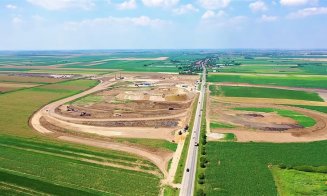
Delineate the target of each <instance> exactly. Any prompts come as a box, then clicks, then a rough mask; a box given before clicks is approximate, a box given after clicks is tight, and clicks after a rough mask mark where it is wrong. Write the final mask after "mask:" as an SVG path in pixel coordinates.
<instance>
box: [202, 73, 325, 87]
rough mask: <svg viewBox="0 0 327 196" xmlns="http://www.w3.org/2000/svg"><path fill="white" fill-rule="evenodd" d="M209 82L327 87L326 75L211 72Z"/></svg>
mask: <svg viewBox="0 0 327 196" xmlns="http://www.w3.org/2000/svg"><path fill="white" fill-rule="evenodd" d="M208 82H234V83H248V84H262V85H277V86H294V87H305V88H322V89H327V77H326V76H310V77H308V76H298V75H288V76H285V75H275V76H272V75H269V76H267V75H260V74H256V75H240V74H239V75H237V74H235V75H227V74H209V76H208Z"/></svg>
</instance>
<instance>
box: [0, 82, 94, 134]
mask: <svg viewBox="0 0 327 196" xmlns="http://www.w3.org/2000/svg"><path fill="white" fill-rule="evenodd" d="M96 83H97V82H96V81H94V80H73V81H67V82H61V83H57V84H49V85H43V86H42V87H33V88H29V89H25V90H20V91H15V92H12V93H6V94H2V95H0V103H1V111H2V112H1V114H0V124H1V126H0V133H1V134H4V133H6V134H10V135H19V136H31V135H35V134H36V133H35V132H33V131H32V130H31V128H30V127H29V126H28V119H29V117H30V115H31V114H33V112H35V111H36V110H38V109H39V108H40V107H41V106H43V105H45V104H46V103H49V102H51V101H53V100H56V99H60V98H63V97H66V96H70V95H73V94H76V93H78V92H81V91H82V90H85V89H87V88H89V87H90V86H92V85H95V84H96ZM54 87H55V88H54Z"/></svg>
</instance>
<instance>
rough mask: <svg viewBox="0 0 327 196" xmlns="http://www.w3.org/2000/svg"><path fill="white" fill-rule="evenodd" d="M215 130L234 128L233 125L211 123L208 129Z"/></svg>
mask: <svg viewBox="0 0 327 196" xmlns="http://www.w3.org/2000/svg"><path fill="white" fill-rule="evenodd" d="M217 128H235V126H234V125H231V124H227V123H222V122H211V123H210V129H217Z"/></svg>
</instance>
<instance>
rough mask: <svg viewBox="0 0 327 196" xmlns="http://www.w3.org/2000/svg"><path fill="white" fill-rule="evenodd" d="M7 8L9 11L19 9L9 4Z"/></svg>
mask: <svg viewBox="0 0 327 196" xmlns="http://www.w3.org/2000/svg"><path fill="white" fill-rule="evenodd" d="M6 8H7V9H11V10H14V9H16V8H17V6H15V5H13V4H8V5H6Z"/></svg>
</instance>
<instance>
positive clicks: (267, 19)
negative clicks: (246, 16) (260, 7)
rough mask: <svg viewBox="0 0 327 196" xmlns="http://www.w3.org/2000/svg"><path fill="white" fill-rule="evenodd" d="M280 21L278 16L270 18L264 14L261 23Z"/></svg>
mask: <svg viewBox="0 0 327 196" xmlns="http://www.w3.org/2000/svg"><path fill="white" fill-rule="evenodd" d="M277 19H278V17H277V16H268V15H265V14H263V15H262V16H261V18H260V21H261V22H274V21H276V20H277Z"/></svg>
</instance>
